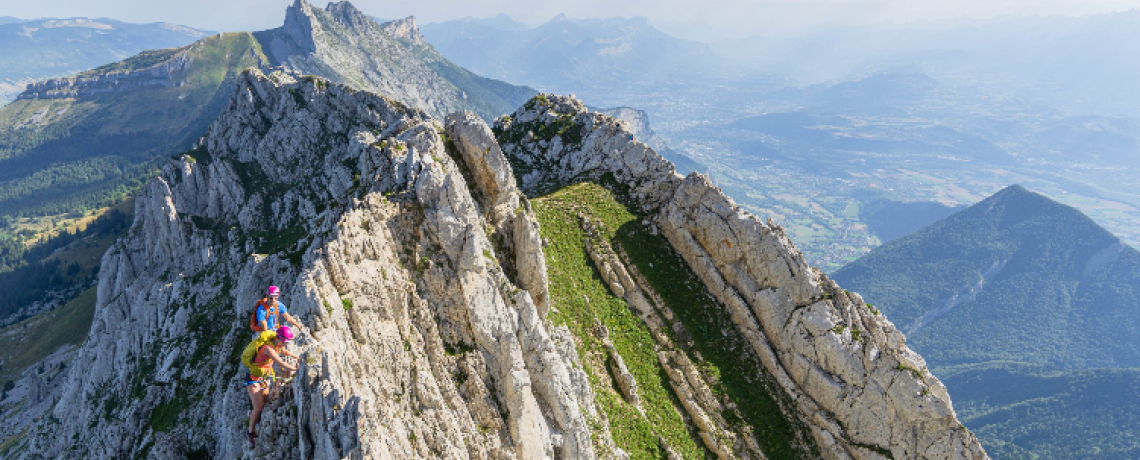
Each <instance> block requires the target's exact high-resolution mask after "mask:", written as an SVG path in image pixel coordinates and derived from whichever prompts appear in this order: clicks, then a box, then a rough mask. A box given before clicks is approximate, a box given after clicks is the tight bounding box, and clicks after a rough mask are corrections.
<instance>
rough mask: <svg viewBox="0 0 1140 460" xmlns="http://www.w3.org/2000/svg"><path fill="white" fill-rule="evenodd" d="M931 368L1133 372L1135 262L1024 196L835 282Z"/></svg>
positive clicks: (894, 247) (877, 252) (1138, 351)
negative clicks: (1021, 366) (1005, 364)
mask: <svg viewBox="0 0 1140 460" xmlns="http://www.w3.org/2000/svg"><path fill="white" fill-rule="evenodd" d="M833 278H834V279H835V280H836V281H838V282H839V283H841V284H842V285H843V286H845V287H847V288H849V289H851V290H853V291H856V292H859V293H860V294H862V295H863V297H864V299H866V300H867V302H870V303H871V304H874V305H875V306H876V307H877V308H879V309H881V310H882V311H883V312H885V313H887V314H889V315H890V318H891V320H892V321H894V322H895V324H897V325H899V327H900V329H902V330H903V331H904V332H906V334H907V338H908V340H909V343H910V344H911V345H912V346H913V347H914V348H915V349H916V350H918V351H919V352H920V353H922V355H923V356H924V357H925V358H926V359H927V361H928V362H930V363H931V364H932V365H935V366H938V365H950V364H962V363H976V362H983V361H991V360H1010V361H1019V362H1027V363H1038V364H1049V365H1054V366H1058V367H1062V368H1091V367H1136V366H1140V315H1138V314H1137V313H1138V312H1140V252H1137V251H1136V250H1135V249H1133V248H1131V247H1129V246H1127V245H1125V244H1124V243H1122V242H1121V241H1120V240H1119V239H1118V238H1116V237H1115V236H1113V235H1112V234H1111V233H1109V232H1108V231H1106V230H1104V229H1103V228H1101V227H1100V226H1099V225H1097V224H1096V223H1095V222H1093V221H1092V220H1091V219H1089V218H1088V217H1086V216H1085V215H1084V214H1081V213H1080V211H1077V210H1076V209H1074V208H1071V207H1069V206H1065V205H1062V204H1060V203H1057V202H1055V201H1053V200H1050V199H1049V198H1046V197H1045V196H1042V195H1040V194H1037V193H1034V192H1030V191H1028V190H1026V189H1024V188H1022V187H1020V186H1016V185H1015V186H1010V187H1008V188H1006V189H1004V190H1002V191H1000V192H998V193H997V194H995V195H993V196H991V197H990V198H987V199H985V200H982V201H981V202H979V203H977V204H975V205H973V206H970V207H969V208H967V209H965V210H963V211H960V212H958V213H955V214H954V215H952V216H950V217H947V218H945V219H943V220H940V221H938V222H936V223H934V224H933V225H930V226H928V227H926V228H924V229H922V230H920V231H918V232H915V233H912V234H910V235H908V236H905V237H902V238H899V239H896V240H893V241H891V242H889V243H886V244H884V245H882V246H880V247H878V248H876V249H874V250H872V251H871V252H870V253H869V254H867V255H865V256H863V257H861V258H859V259H858V260H856V261H855V262H852V263H850V264H848V265H847V266H845V267H843V268H842V269H840V270H838V271H837V272H835V273H834V276H833Z"/></svg>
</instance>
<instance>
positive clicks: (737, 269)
mask: <svg viewBox="0 0 1140 460" xmlns="http://www.w3.org/2000/svg"><path fill="white" fill-rule="evenodd" d="M496 131H497V134H498V136H499V140H500V141H501V142H502V147H503V150H504V151H505V152H507V154H508V156H509V157H510V160H511V162H512V165H513V166H514V167H515V170H516V174H518V175H520V176H521V177H522V188H523V190H524V191H525V192H527V193H528V194H534V193H544V192H546V191H549V190H552V189H555V188H558V187H561V186H564V185H568V184H573V183H576V182H580V181H584V180H594V181H601V182H602V183H603V184H604V185H605V184H606V182H607V179H608V178H612V179H616V184H609V186H610V188H611V189H613V190H614V191H615V192H618V193H621V192H622V191H623V188H625V187H628V194H629V196H628V198H629V200H630V201H631V202H632V203H633V204H635V205H639V206H640V207H641V209H642V211H643V212H644V213H645V214H647V215H648V216H649V217H650V218H651V219H652V220H653V221H654V222H655V224H656V226H657V228H659V229H660V231H661V232H662V233H664V235H665V236H666V237H667V238H668V240H669V242H670V243H671V244H672V246H673V248H674V249H675V250H677V252H678V253H679V254H680V255H681V256H682V257H683V258H684V260H685V261H686V262H687V263H688V264H689V266H690V267H691V268H692V269H693V271H694V272H695V273H696V274H697V275H698V276H699V277H700V278H701V280H702V281H703V282H704V284H705V285H706V286H707V287H708V289H709V290H710V291H711V292H712V294H713V295H714V296H715V297H716V298H717V300H718V301H719V303H720V304H721V305H722V307H723V308H725V309H727V310H728V312H729V313H730V314H731V317H732V318H733V322H734V323H735V324H736V326H737V331H736V332H737V333H740V334H742V335H743V336H744V337H745V338H746V339H747V340H748V342H749V344H750V345H751V347H752V348H753V351H755V352H756V354H757V355H758V356H759V358H760V360H761V361H762V362H763V365H764V368H765V369H764V370H760V369H757V372H758V373H759V372H762V371H766V372H767V373H768V375H771V376H773V377H774V379H775V380H776V382H777V383H778V384H779V387H780V388H781V389H782V391H783V392H784V394H785V396H787V397H789V398H790V400H791V401H793V405H794V407H792V408H790V409H789V410H788V412H791V413H790V414H788V415H789V416H792V417H795V418H797V419H799V420H800V421H802V422H803V423H804V424H806V425H807V426H808V427H809V428H810V430H811V433H812V436H813V437H814V441H815V444H816V445H817V446H818V447H819V448H820V451H821V452H820V453H821V455H823V457H824V458H828V459H879V458H886V457H885V455H886V454H888V453H889V455H890V456H891V458H895V459H904V458H906V459H971V460H974V459H982V458H988V457H987V456H986V454H985V452H984V450H983V449H982V448H981V446H980V445H979V444H978V441H977V439H976V438H975V437H974V435H973V434H972V433H970V432H969V431H968V430H966V429H965V428H964V427H963V426H962V425H961V424H960V423H959V422H958V420H957V417H956V416H955V414H954V410H953V407H952V405H951V403H950V397H949V395H948V394H947V392H946V388H945V387H944V386H943V385H942V383H941V382H940V381H939V380H938V379H937V378H936V377H934V376H933V375H931V374H930V373H929V372H928V371H927V370H926V366H925V362H924V361H923V360H922V357H921V356H919V355H918V354H917V353H915V352H913V351H912V350H910V349H909V348H907V347H906V345H905V337H904V336H903V334H902V333H901V332H899V331H898V330H897V329H896V328H895V326H894V325H893V324H892V323H891V322H890V321H888V320H887V319H886V318H884V317H883V316H881V315H880V314H878V312H875V311H872V309H871V308H869V307H867V306H866V305H865V304H864V302H863V300H862V298H860V297H859V296H858V294H855V293H850V292H847V291H844V290H842V289H840V288H839V286H838V285H836V284H835V283H834V282H833V281H831V280H828V279H827V277H826V276H825V275H824V274H823V273H822V272H820V271H819V270H818V269H816V268H813V267H811V266H809V265H808V264H807V262H806V261H805V260H804V258H803V256H802V255H801V254H800V252H799V251H798V250H797V249H796V248H795V246H794V245H793V244H792V242H791V241H790V240H789V239H788V237H787V236H786V234H785V233H784V231H783V229H781V228H779V227H778V226H776V225H774V224H772V223H771V222H769V223H767V224H766V223H764V222H761V221H760V220H759V219H757V218H756V217H755V216H752V215H751V214H749V213H748V212H746V211H744V210H742V209H740V208H739V207H738V206H736V204H735V203H734V202H733V201H732V199H731V198H729V197H728V196H726V195H725V194H724V193H723V192H721V191H720V190H719V189H718V188H716V187H715V186H714V185H712V183H711V182H710V181H709V179H708V178H707V177H705V176H702V175H699V174H695V173H694V174H691V175H690V176H689V177H687V178H685V179H684V180H683V181H682V180H681V179H680V178H679V177H677V176H675V175H674V174H673V168H672V165H670V164H668V162H667V161H665V160H664V159H662V158H661V157H660V156H659V155H657V154H656V152H654V151H653V150H651V149H648V148H646V147H645V145H644V144H641V143H640V142H637V141H636V140H635V136H634V135H633V134H632V132H631V130H630V128H629V127H628V126H627V125H626V123H625V122H617V121H615V120H613V119H611V118H609V117H607V116H604V115H601V114H596V113H588V112H586V111H585V109H584V107H583V106H582V104H581V103H580V102H579V101H577V100H575V99H573V98H566V97H559V96H552V95H540V96H539V97H537V98H535V99H533V100H532V101H531V102H528V103H527V104H526V105H524V106H523V107H522V108H520V109H519V110H518V111H516V112H515V113H513V114H512V115H511V116H510V117H509V118H507V117H504V118H500V119H499V120H497V122H496ZM607 176H608V177H607ZM605 252H606V251H602V252H601V254H604V253H605ZM591 254H592V255H594V257H595V263H596V265H597V267H598V270H599V272H600V273H602V276H603V279H605V280H607V282H609V283H610V284H611V290H612V291H613V292H614V294H615V295H618V296H621V297H625V298H626V299H627V301H629V302H630V306H631V307H633V308H634V309H635V310H638V311H642V312H643V315H644V316H643V319H644V320H645V321H646V323H647V324H650V325H651V329H652V328H653V327H652V324H653V323H654V320H652V317H651V315H649V312H650V311H651V309H650V308H649V307H648V305H649V303H647V302H645V301H644V300H640V299H639V298H638V297H639V296H640V294H639V293H640V292H641V291H642V290H641V289H638V288H636V287H634V286H630V285H629V283H628V282H626V281H624V280H625V279H626V278H627V276H622V273H624V270H622V269H620V265H621V264H620V262H617V261H614V260H613V258H612V257H611V258H608V260H607V258H606V256H604V255H597V254H599V253H598V252H596V251H595V252H592V253H591ZM614 267H618V268H614ZM631 288H632V289H631ZM639 305H642V306H641V307H639ZM662 359H666V358H664V357H663V358H662ZM665 367H666V368H667V369H677V368H678V366H670V365H666V366H665ZM680 367H683V366H680ZM698 386H699V385H698ZM674 388H675V389H676V388H677V384H674ZM677 393H678V394H679V395H682V396H680V397H681V399H682V401H683V402H684V401H691V400H689V399H688V398H686V396H683V395H685V394H686V393H687V391H686V390H677ZM688 393H689V394H700V393H701V392H700V391H696V390H692V391H691V392H688ZM686 408H687V409H688V408H689V406H686ZM696 410H697V408H694V409H693V411H694V412H693V413H696V412H695V411H696ZM701 410H703V409H701ZM701 418H702V416H701V415H694V416H693V419H694V421H696V420H698V419H701ZM697 425H698V426H700V427H702V429H705V428H704V427H706V426H709V427H710V428H709V429H714V428H713V427H714V425H713V424H711V423H697ZM706 446H707V447H708V448H709V449H710V450H711V451H713V452H717V453H718V455H720V456H722V457H725V456H727V454H722V452H723V450H721V449H718V447H717V446H718V445H717V444H716V443H715V442H713V443H706Z"/></svg>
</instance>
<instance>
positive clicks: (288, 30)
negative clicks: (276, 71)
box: [257, 0, 533, 119]
mask: <svg viewBox="0 0 1140 460" xmlns="http://www.w3.org/2000/svg"><path fill="white" fill-rule="evenodd" d="M257 36H258V39H259V40H260V41H261V42H262V47H263V48H265V50H266V54H267V55H269V57H270V59H271V60H272V61H274V64H275V65H280V66H282V67H284V68H286V69H288V70H289V71H291V72H294V73H297V74H312V75H321V76H324V77H326V78H329V79H331V80H333V81H334V82H337V83H343V84H348V85H351V86H353V87H356V88H358V89H362V90H367V91H372V92H376V93H379V94H384V95H385V96H387V97H389V98H391V99H394V100H397V101H400V102H402V103H405V104H408V105H411V106H413V107H416V108H419V109H422V110H424V111H426V112H427V113H428V114H430V115H431V116H433V117H436V118H439V119H442V118H443V117H444V116H445V115H447V114H448V113H451V112H454V111H457V110H465V109H475V110H480V111H484V112H486V113H481V115H483V116H489V117H493V116H495V115H498V114H500V113H503V112H505V111H506V110H509V109H505V110H503V109H504V106H503V104H502V103H501V101H497V100H485V101H474V100H472V99H470V98H469V97H468V92H469V91H480V89H479V88H467V89H466V90H465V89H464V88H461V86H464V85H465V84H466V83H470V81H467V80H456V81H453V80H452V78H453V77H454V75H449V74H447V71H446V70H450V71H452V72H458V73H465V72H466V71H465V70H463V69H460V68H458V67H455V66H454V64H451V63H450V62H446V60H445V59H444V58H443V56H441V55H439V53H438V52H436V51H435V49H434V48H431V45H429V44H427V43H426V42H425V41H424V40H423V35H421V34H420V32H419V29H418V28H417V27H416V21H415V18H411V17H409V18H405V19H402V20H398V21H392V22H388V23H385V24H377V23H376V22H375V21H373V20H372V19H371V18H369V17H368V16H366V15H365V14H364V13H362V12H361V11H360V10H358V9H356V7H354V6H353V5H352V4H351V3H349V2H346V1H341V2H334V3H330V4H329V6H328V7H327V8H326V9H321V8H317V7H314V6H312V5H310V4H309V3H307V2H305V1H304V0H297V1H296V2H295V3H294V4H293V5H292V6H291V7H289V9H288V11H287V13H286V16H285V24H284V25H283V26H282V27H280V28H277V29H273V30H267V31H264V32H259V33H258V34H257ZM444 67H446V68H447V69H444V70H445V71H444V72H443V73H442V74H441V73H440V71H438V69H442V68H444ZM464 82H466V83H464ZM501 85H502V86H504V87H509V85H505V84H501ZM482 90H488V88H482ZM495 91H496V90H495V89H493V88H491V89H489V92H490V93H495ZM530 94H533V93H532V92H531V93H530ZM524 97H525V96H524ZM518 103H519V102H517V101H513V100H512V101H510V105H509V107H514V106H515V105H517V104H518ZM488 111H493V112H488Z"/></svg>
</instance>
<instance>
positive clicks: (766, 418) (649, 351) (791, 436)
mask: <svg viewBox="0 0 1140 460" xmlns="http://www.w3.org/2000/svg"><path fill="white" fill-rule="evenodd" d="M533 203H534V207H535V210H536V212H537V214H538V217H539V222H540V223H541V224H542V234H543V236H544V237H545V238H547V239H549V240H550V246H549V247H548V248H547V249H546V251H547V253H546V256H547V267H548V270H549V274H550V280H551V300H552V302H553V303H554V304H555V305H557V306H558V311H552V312H551V320H552V322H554V323H555V324H561V325H566V326H568V327H570V329H571V331H572V332H573V333H574V336H575V337H576V338H577V339H578V353H579V355H580V356H582V357H583V363H584V365H585V366H584V367H585V369H586V371H587V373H589V374H590V377H591V380H592V381H591V384H592V385H593V386H594V388H600V389H601V390H600V391H599V393H598V395H599V401H600V403H601V405H602V407H603V408H604V409H605V410H606V413H607V414H608V415H609V417H610V425H611V429H612V430H613V432H614V440H615V441H616V442H617V443H618V445H619V446H620V447H622V448H623V449H625V450H626V452H628V453H630V455H631V457H632V458H662V457H663V456H664V455H665V452H662V451H661V449H660V447H659V444H658V442H657V437H658V436H660V437H662V438H664V439H666V440H667V441H668V444H669V445H670V446H673V447H674V448H675V449H677V450H678V451H679V452H680V453H681V454H682V455H683V456H684V457H685V458H701V457H705V456H706V455H711V452H707V451H706V450H705V449H704V448H703V446H702V445H701V442H700V439H699V438H697V433H696V431H695V429H694V428H693V427H692V425H691V424H692V421H691V420H687V417H685V418H682V416H681V415H680V414H683V413H684V409H683V408H682V407H680V403H679V402H678V401H677V396H676V395H675V394H673V391H672V389H671V387H670V384H669V379H668V377H667V376H666V375H665V371H664V369H663V368H662V365H661V363H660V362H659V361H658V358H657V351H658V350H657V349H656V347H655V346H654V339H653V337H652V336H651V334H650V331H649V329H648V328H647V327H646V325H645V323H644V322H642V320H641V319H640V318H639V317H638V316H637V314H636V313H635V312H633V311H632V310H631V308H630V307H629V305H628V304H627V303H626V301H625V300H622V299H621V298H619V297H616V296H615V295H614V294H613V293H612V292H611V291H610V290H609V288H608V287H606V284H605V282H604V281H603V280H602V279H601V277H600V275H599V274H598V273H597V269H596V268H595V266H594V264H593V263H592V262H591V260H590V256H589V255H588V254H587V252H586V248H585V245H586V240H587V239H588V236H587V235H586V233H585V232H584V231H583V230H582V227H581V223H580V219H581V217H580V216H585V217H588V218H591V219H596V220H597V221H600V222H602V223H603V224H604V230H603V231H601V233H602V235H601V236H602V237H603V238H606V239H607V240H609V242H610V243H611V244H613V245H614V246H615V247H617V248H621V249H622V250H623V252H624V254H626V255H627V257H628V259H629V262H631V263H632V264H633V265H634V266H636V268H637V269H638V270H639V272H640V273H641V274H642V275H644V276H645V278H646V280H647V281H648V282H649V283H650V284H651V285H652V286H653V288H654V289H655V290H657V292H658V293H659V294H661V299H662V300H663V301H664V302H665V304H666V305H664V307H666V308H669V309H670V310H671V311H672V312H673V313H674V314H675V315H676V320H677V321H679V323H680V324H679V325H678V326H679V327H677V328H676V329H674V331H682V332H683V333H684V334H683V336H677V337H674V338H675V339H676V340H678V341H679V342H681V343H682V344H683V345H684V346H683V348H684V350H685V352H686V353H687V354H688V355H689V356H690V359H692V360H693V361H694V362H695V363H700V364H699V367H700V369H701V372H702V373H703V374H704V376H705V378H707V379H708V380H709V381H710V382H713V383H714V386H713V390H714V391H715V393H716V395H717V397H718V398H719V399H721V400H722V402H723V403H725V404H733V405H736V406H737V407H739V408H740V409H741V413H742V414H743V416H744V417H743V418H741V419H735V420H732V421H731V423H733V425H735V426H734V428H735V429H737V430H739V431H740V432H747V433H752V434H753V435H754V436H756V437H757V438H758V439H759V440H760V441H761V447H762V449H763V451H764V454H765V455H766V456H767V457H768V458H769V459H772V460H777V459H794V458H800V454H802V453H804V452H803V451H802V450H801V449H804V448H803V447H801V446H796V445H795V441H794V440H795V439H797V433H796V431H797V430H802V429H804V428H803V427H802V426H800V425H797V424H796V423H795V422H790V421H788V419H787V418H786V417H785V416H784V415H783V413H782V412H781V410H780V406H779V404H778V403H777V402H776V401H775V400H774V399H773V398H774V396H773V395H775V394H778V393H777V391H776V390H775V388H774V387H772V386H771V384H769V383H764V382H755V381H751V378H750V377H749V374H750V373H751V372H755V370H756V369H761V368H762V366H761V365H760V363H759V361H758V360H757V359H756V357H755V356H753V355H752V354H751V353H749V352H748V346H747V344H746V343H745V341H744V339H743V338H742V337H740V336H739V335H738V334H734V333H733V334H725V333H724V331H733V330H734V328H735V326H734V325H733V324H732V321H731V319H730V318H729V317H728V314H727V313H725V312H724V309H723V307H719V306H717V302H716V300H714V299H713V298H712V296H711V295H710V294H709V292H708V291H707V289H706V288H705V287H704V284H703V283H701V281H700V279H699V278H697V277H696V276H695V275H694V274H693V273H692V271H691V270H690V269H689V268H688V266H687V265H686V264H685V262H684V260H683V259H681V257H680V255H678V254H677V253H676V252H675V251H674V250H673V249H672V247H671V246H670V245H669V242H668V241H667V240H666V239H665V237H663V236H660V235H654V234H651V233H650V231H649V230H648V228H647V227H646V226H645V225H644V224H642V223H641V219H640V218H639V217H637V216H636V215H634V214H633V213H632V212H631V211H630V210H629V209H628V208H627V207H626V206H624V205H622V204H620V202H619V200H618V199H617V197H615V195H614V193H613V192H611V191H610V190H608V189H606V188H604V187H602V186H601V185H598V184H596V183H592V182H587V183H582V184H578V185H574V186H570V187H566V188H563V189H561V190H559V191H557V192H554V193H552V194H550V195H547V196H544V197H541V198H538V199H535V200H533ZM595 324H602V325H604V326H605V327H606V328H608V329H609V331H610V335H611V337H612V338H613V342H614V346H615V347H616V348H617V349H618V351H619V353H620V354H621V356H622V358H623V359H624V360H625V363H626V365H628V366H629V368H630V371H631V372H632V373H633V374H634V376H635V377H636V379H637V383H638V386H639V391H640V392H641V394H642V401H643V404H644V406H643V409H644V413H642V412H639V411H638V409H637V408H636V407H633V406H632V405H630V404H628V403H626V402H625V401H624V400H622V396H621V393H620V392H619V390H618V389H617V383H615V382H613V381H612V376H611V375H610V374H609V371H608V366H609V364H608V363H607V362H606V361H607V358H606V351H605V348H604V347H603V345H602V343H601V341H600V340H599V339H598V337H597V335H596V333H595V332H594V331H593V330H592V329H593V325H595ZM799 434H800V435H801V437H800V439H804V438H809V436H807V435H806V433H799Z"/></svg>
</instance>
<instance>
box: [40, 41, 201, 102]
mask: <svg viewBox="0 0 1140 460" xmlns="http://www.w3.org/2000/svg"><path fill="white" fill-rule="evenodd" d="M189 49H190V47H189V46H186V47H182V48H177V49H171V50H154V51H147V52H144V55H145V54H146V53H151V54H153V55H155V56H161V58H162V60H161V62H158V63H156V64H154V65H150V66H145V67H141V68H136V69H122V70H117V69H116V70H108V71H99V70H95V71H89V72H84V73H81V74H79V75H76V76H72V77H62V78H50V79H47V80H43V81H38V82H34V83H29V84H28V87H27V89H26V90H25V91H24V92H23V93H20V95H19V96H18V99H64V98H76V97H89V96H94V95H97V94H105V93H112V92H117V91H123V90H129V89H134V88H141V87H147V86H156V87H175V86H178V85H180V84H182V82H181V81H179V80H178V79H177V78H176V75H177V74H178V73H179V72H181V71H183V70H185V69H186V67H187V66H189V65H190V55H189V54H188V53H187V51H188V50H189Z"/></svg>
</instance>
